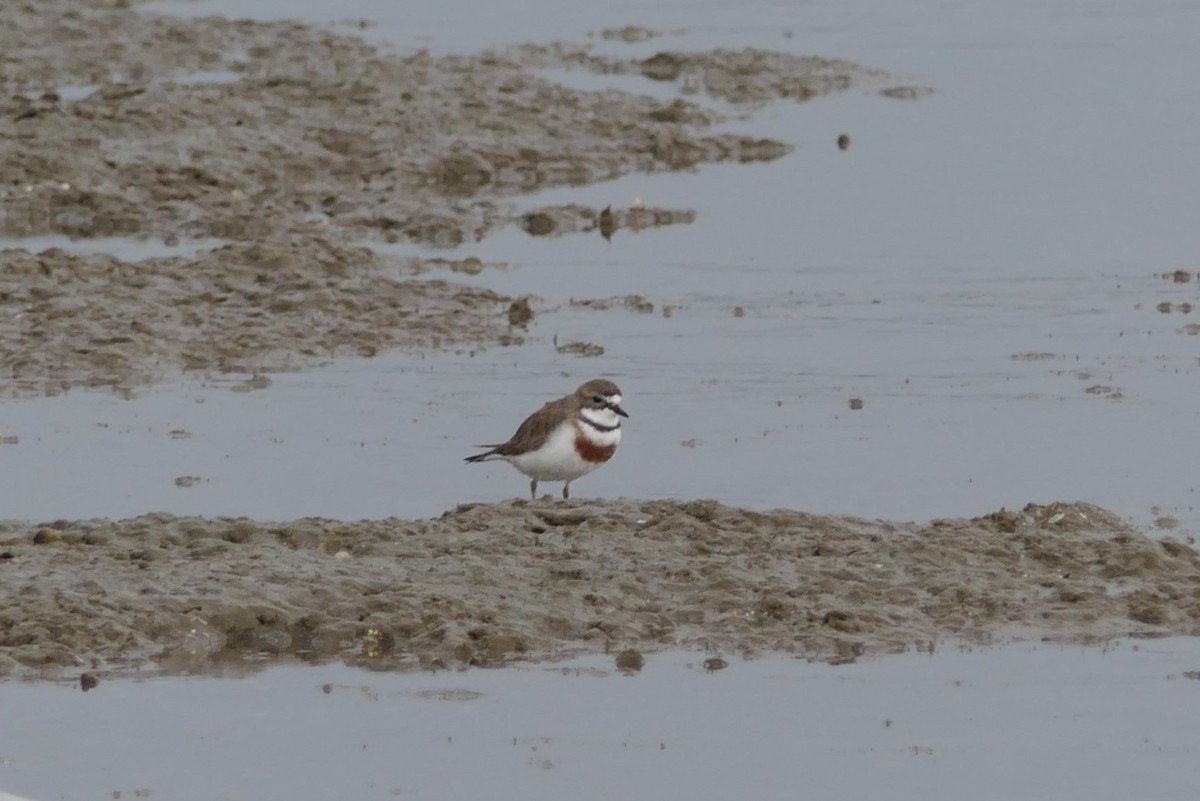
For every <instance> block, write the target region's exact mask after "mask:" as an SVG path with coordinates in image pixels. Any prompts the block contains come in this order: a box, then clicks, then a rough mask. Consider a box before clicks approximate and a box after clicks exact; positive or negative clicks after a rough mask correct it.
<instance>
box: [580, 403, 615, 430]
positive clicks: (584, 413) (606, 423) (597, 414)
mask: <svg viewBox="0 0 1200 801" xmlns="http://www.w3.org/2000/svg"><path fill="white" fill-rule="evenodd" d="M579 414H580V416H581V417H583V419H585V420H588V421H590V422H592V423H595V424H596V425H598V426H600V427H601V428H612V427H613V426H618V427H619V426H620V425H621V418H620V417H618V416H617V413H616V412H614V411H613V410H612V409H591V408H588V407H584V408H582V409H580V410H579ZM596 433H600V432H596Z"/></svg>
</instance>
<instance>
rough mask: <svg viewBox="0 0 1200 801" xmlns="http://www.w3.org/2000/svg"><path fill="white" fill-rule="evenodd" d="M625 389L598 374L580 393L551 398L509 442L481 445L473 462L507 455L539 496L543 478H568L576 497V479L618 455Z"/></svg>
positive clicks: (531, 491) (568, 486) (532, 492)
mask: <svg viewBox="0 0 1200 801" xmlns="http://www.w3.org/2000/svg"><path fill="white" fill-rule="evenodd" d="M628 416H629V415H627V414H626V413H625V410H624V409H622V408H621V389H620V388H619V387H618V386H617V385H616V384H614V383H613V382H611V381H608V380H606V379H603V378H596V379H593V380H591V381H588V382H587V383H586V384H583V385H582V386H580V387H579V389H577V390H575V392H574V393H572V394H570V395H568V396H566V397H565V398H559V399H558V400H556V401H550V402H549V403H547V404H546V405H545V406H543V407H542V408H540V409H538V410H537V411H536V412H534V413H533V414H531V415H529V417H527V418H525V422H523V423H521V425H520V427H518V428H517V433H515V434H513V436H512V439H510V440H509V441H508V442H505V443H504V444H503V445H479V446H478V447H480V448H489V449H490V450H488V451H487V452H486V453H479V454H476V455H475V456H468V457H467V459H466V461H468V462H486V461H490V460H492V459H503V460H504V461H506V462H508V463H509V464H511V465H512V466H513V467H515V468H517V469H518V470H520V471H521V472H522V473H524V474H525V475H527V476H529V479H530V481H529V494H530V496H532V497H533V498H535V499H536V498H537V486H538V482H539V481H565V482H566V483H565V484H563V490H562V496H563V497H564V498H569V497H571V493H570V490H571V482H572V481H574V480H575V479H577V478H579V477H580V476H585V475H587V474H588V473H590V472H592V471H593V470H595V469H596V468H597V467H599V466H600V465H602V464H604V463H605V462H607V461H608V460H609V459H611V458H612V455H613V454H614V453H616V452H617V444H618V443H619V442H620V441H621V418H622V417H628Z"/></svg>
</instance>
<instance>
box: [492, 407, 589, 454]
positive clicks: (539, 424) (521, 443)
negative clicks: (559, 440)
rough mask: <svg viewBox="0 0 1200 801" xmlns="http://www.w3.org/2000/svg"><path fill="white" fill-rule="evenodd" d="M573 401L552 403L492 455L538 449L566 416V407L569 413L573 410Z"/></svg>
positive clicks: (526, 419) (519, 427)
mask: <svg viewBox="0 0 1200 801" xmlns="http://www.w3.org/2000/svg"><path fill="white" fill-rule="evenodd" d="M572 401H573V399H572V398H570V397H566V398H559V399H558V400H556V401H550V402H549V403H547V404H546V405H545V406H543V407H542V408H540V409H538V410H537V411H536V412H534V413H533V414H531V415H529V416H528V417H526V418H525V422H523V423H521V425H519V426H518V427H517V433H515V434H513V435H512V439H510V440H509V441H508V442H506V443H504V444H503V445H500V446H498V447H497V448H496V449H495V450H494V451H492V453H495V454H497V455H499V456H512V455H513V454H518V453H524V452H525V451H529V450H533V449H534V448H536V447H538V446H539V445H541V444H542V443H543V442H545V441H546V437H548V436H550V432H551V431H553V430H554V428H555V427H556V426H557V425H558V424H559V423H560V422H561V421H562V419H563V417H565V416H566V415H565V414H564V407H566V410H567V411H570V410H571V404H572Z"/></svg>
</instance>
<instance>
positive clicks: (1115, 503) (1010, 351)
mask: <svg viewBox="0 0 1200 801" xmlns="http://www.w3.org/2000/svg"><path fill="white" fill-rule="evenodd" d="M386 5H387V4H372V3H362V4H340V5H339V6H338V9H337V13H336V18H337V19H355V18H360V17H361V18H366V19H374V20H376V21H377V22H378V23H379V24H378V25H377V26H376V27H375V28H373V29H370V30H368V34H369V35H370V36H372V37H374V38H375V39H377V40H378V39H380V38H383V39H387V38H389V37H392V40H393V41H394V42H395V43H397V45H398V46H399V47H401V48H402V49H403V48H405V47H411V46H418V45H419V46H430V47H434V48H435V49H474V48H478V47H483V46H488V45H496V44H503V43H507V42H516V41H524V40H530V39H536V40H545V39H547V38H552V37H560V36H561V37H567V38H571V39H574V40H576V41H580V40H583V39H584V37H585V36H586V34H587V33H588V32H589V31H594V30H598V29H599V28H601V27H605V26H608V25H613V24H618V23H619V24H622V25H623V24H626V23H640V24H645V25H648V26H650V27H653V28H656V29H660V30H667V31H674V32H675V33H672V34H671V35H668V36H665V37H662V38H657V39H652V40H650V41H649V42H646V43H642V44H639V45H632V46H630V45H624V44H621V43H616V42H602V43H601V44H600V45H599V46H601V47H603V48H606V49H610V50H611V49H616V50H619V51H620V52H626V53H647V54H649V53H652V52H655V51H656V50H658V49H665V48H679V47H682V48H693V47H695V48H699V47H709V46H724V47H740V46H742V45H759V46H769V47H773V48H777V49H786V50H791V51H795V52H799V53H806V54H807V53H816V54H821V55H827V56H835V57H845V58H852V59H856V60H859V61H860V62H862V63H865V64H868V65H871V66H878V67H881V68H884V69H888V70H892V71H896V72H899V73H907V74H908V75H910V76H911V82H912V83H913V84H917V85H928V86H932V87H934V88H936V90H937V92H936V93H935V94H933V95H931V96H928V97H925V98H922V99H920V100H918V101H899V100H892V99H885V98H881V97H878V96H876V95H874V94H871V93H869V92H866V91H864V92H859V93H852V94H850V95H846V96H840V97H836V98H825V99H820V100H816V101H813V102H810V103H807V104H801V105H792V104H786V103H783V104H777V105H773V106H770V107H768V108H765V109H763V110H760V111H758V112H756V113H754V114H753V115H752V116H751V117H750V118H749V119H744V120H735V121H732V122H730V123H728V126H727V127H730V128H733V129H737V130H743V131H749V132H752V133H754V134H755V135H767V136H778V137H781V138H783V139H785V140H788V141H793V142H796V143H797V144H798V149H797V150H796V152H795V153H794V154H793V155H791V156H789V157H786V158H785V159H783V160H781V161H778V162H775V163H772V164H769V165H721V166H716V167H708V168H704V169H702V170H700V171H698V172H697V173H695V174H674V175H654V176H641V175H636V176H629V177H627V178H625V179H622V180H620V181H616V182H611V183H606V184H601V185H595V186H590V187H585V188H579V189H557V190H552V191H548V192H544V193H541V194H539V195H535V196H531V197H528V198H525V199H523V200H522V201H521V203H522V205H523V206H525V207H527V208H536V207H538V206H540V205H548V204H553V203H561V202H581V203H588V204H594V205H599V206H603V205H606V204H609V203H611V204H613V205H615V206H623V205H626V204H629V203H631V202H633V201H634V200H635V199H639V200H641V201H642V202H644V203H646V204H647V205H653V206H658V207H666V208H694V209H696V210H697V211H698V213H699V218H698V219H697V221H696V222H695V223H694V224H691V225H681V226H673V227H668V228H662V229H655V230H648V231H643V232H641V233H640V234H639V235H637V236H633V235H631V234H630V232H629V231H628V230H622V231H619V232H618V233H617V235H616V237H614V239H613V241H612V242H611V243H609V242H605V241H604V240H603V239H601V238H600V237H596V236H569V237H564V238H561V239H535V238H530V237H528V236H526V235H525V234H524V233H522V232H520V231H519V230H517V229H516V228H510V229H507V230H506V231H504V232H502V233H500V234H498V235H496V236H493V237H490V238H488V239H485V240H484V241H483V242H481V243H477V244H473V245H471V246H467V247H464V248H460V249H459V250H457V251H453V252H451V253H449V254H447V255H451V256H452V257H453V258H463V257H466V256H477V257H479V258H481V259H482V260H483V261H485V262H488V263H492V262H504V263H506V265H507V269H498V268H488V269H486V270H485V271H484V272H483V273H482V274H481V275H479V276H478V277H476V278H474V279H471V278H468V277H466V276H462V275H460V274H450V273H447V277H451V278H454V279H455V280H473V281H475V282H477V283H479V284H482V285H486V286H490V287H494V288H496V289H498V290H501V291H504V292H508V293H514V294H525V293H534V294H537V295H539V296H541V297H543V298H545V300H546V303H547V304H549V306H551V307H553V308H556V309H557V310H552V311H547V312H545V313H542V314H540V315H539V316H538V317H537V318H536V319H535V321H534V324H533V325H532V327H531V329H530V332H529V337H528V341H527V344H526V345H525V346H523V347H514V348H493V349H491V350H489V351H487V352H484V353H478V354H472V355H465V354H449V355H439V356H430V357H427V358H419V359H413V358H407V357H403V356H384V357H381V358H377V359H373V360H368V361H360V360H342V361H338V362H336V363H334V364H332V365H330V366H328V367H327V368H323V369H319V370H314V371H311V372H306V373H302V374H297V375H285V376H276V377H273V384H272V385H271V386H270V387H269V388H268V389H266V390H263V391H261V392H252V393H245V394H232V395H231V394H229V393H228V392H226V391H225V388H224V385H226V384H227V383H229V382H228V381H227V380H226V379H219V380H216V381H215V382H213V384H214V385H215V388H214V386H213V385H210V386H207V387H205V386H198V385H197V384H195V383H184V384H182V385H178V384H174V385H172V384H167V385H164V386H160V387H155V388H151V389H148V390H146V391H145V392H143V393H141V395H140V397H139V398H137V399H135V400H132V401H129V402H119V401H116V400H114V399H113V398H111V397H108V396H105V395H102V394H87V393H72V395H71V396H69V397H67V398H55V399H50V400H33V401H19V402H6V403H5V404H4V405H3V407H0V412H2V415H3V418H2V419H3V430H2V431H0V433H2V434H5V435H8V436H13V435H15V436H18V437H19V442H18V444H16V445H5V446H3V447H2V448H0V469H2V470H3V471H4V473H5V475H6V481H5V484H6V496H7V497H6V504H5V507H6V508H5V516H8V517H32V518H49V517H77V516H90V515H132V514H138V513H142V512H145V511H147V510H150V509H165V510H171V511H178V512H199V513H205V514H231V513H247V514H255V515H258V516H265V517H272V518H290V517H295V516H297V515H301V514H324V515H332V516H342V517H367V516H375V515H385V514H397V515H402V516H422V515H430V514H436V513H438V512H440V511H441V510H443V509H445V508H446V507H447V506H450V505H452V504H453V503H455V502H458V501H463V500H487V499H492V500H495V499H501V498H506V497H511V496H514V495H519V494H520V493H521V492H522V491H523V488H524V486H525V482H524V481H523V480H522V479H521V477H520V476H519V475H517V474H516V473H515V472H513V471H511V470H509V469H507V468H506V467H505V466H503V465H501V466H488V467H484V468H478V467H472V468H468V467H465V466H463V465H462V464H461V463H460V461H459V460H460V459H461V457H462V456H464V455H466V454H467V453H470V452H471V448H470V445H472V444H473V443H475V442H492V441H496V440H497V439H502V438H504V437H506V436H508V434H509V433H511V431H512V429H514V428H515V426H516V423H517V422H519V421H520V419H521V417H522V416H523V415H524V414H526V413H527V412H529V411H531V410H532V409H533V408H535V407H536V406H537V405H539V404H540V403H541V402H543V401H544V400H546V399H548V398H550V397H554V396H557V395H559V394H562V393H563V392H566V391H568V390H569V389H570V388H572V387H573V386H574V385H575V384H576V383H578V382H579V381H580V380H582V379H584V378H587V377H591V376H592V375H608V376H612V377H615V378H617V379H618V380H619V381H620V383H621V384H622V385H623V388H624V390H625V393H626V395H627V397H628V401H627V407H628V409H629V411H630V412H631V414H632V415H633V417H632V419H631V420H630V422H629V424H628V428H627V436H626V439H625V441H624V442H623V444H622V450H621V452H620V454H619V455H618V457H617V460H616V461H615V462H614V463H613V465H612V466H609V467H608V468H607V469H605V470H602V471H599V472H598V473H596V474H594V475H592V476H589V477H587V478H586V479H585V480H583V481H581V482H580V483H579V484H578V485H577V486H576V488H575V489H576V491H577V492H579V493H586V494H594V495H598V496H613V495H626V496H635V497H659V496H666V497H701V496H712V497H717V498H719V499H721V500H723V501H726V502H729V503H734V504H746V505H752V506H759V507H762V506H793V507H802V508H805V509H809V510H811V511H814V512H849V513H854V514H859V515H863V516H881V517H898V518H914V519H923V518H928V517H931V516H939V515H955V514H972V513H980V512H984V511H987V510H990V509H993V508H997V507H999V506H1001V505H1009V506H1013V505H1023V504H1024V503H1025V502H1027V501H1030V500H1048V499H1052V498H1078V499H1084V500H1090V501H1093V502H1096V503H1099V504H1101V505H1104V506H1106V507H1109V508H1111V509H1114V510H1115V511H1117V512H1119V513H1121V514H1124V515H1127V516H1129V517H1131V518H1132V519H1134V520H1135V521H1137V522H1139V523H1142V524H1149V523H1150V522H1151V521H1153V520H1154V519H1155V518H1157V517H1158V516H1159V515H1172V516H1175V517H1176V518H1178V519H1180V520H1181V521H1182V522H1183V523H1184V525H1185V526H1188V527H1194V526H1195V525H1196V524H1197V522H1198V521H1200V516H1198V515H1197V514H1196V513H1195V510H1194V508H1193V503H1194V501H1193V498H1194V489H1195V481H1194V477H1193V476H1192V471H1191V470H1190V467H1191V462H1192V460H1191V458H1190V452H1189V451H1190V449H1189V448H1188V447H1187V445H1186V441H1184V440H1181V436H1180V435H1181V433H1182V432H1186V431H1189V430H1190V428H1191V424H1192V417H1193V415H1194V409H1193V406H1194V405H1193V403H1192V402H1191V399H1192V397H1193V395H1194V390H1195V388H1196V383H1197V382H1196V375H1197V342H1200V340H1197V339H1196V338H1194V337H1192V336H1189V335H1187V332H1188V330H1189V329H1187V328H1186V327H1185V326H1186V325H1187V324H1188V323H1189V322H1191V318H1190V317H1189V316H1188V315H1187V314H1185V313H1182V312H1181V311H1180V304H1182V303H1186V302H1191V303H1194V304H1195V303H1200V292H1198V290H1197V283H1196V282H1195V281H1192V282H1189V283H1174V282H1172V281H1170V280H1169V279H1164V278H1163V277H1161V275H1162V274H1165V273H1170V272H1172V271H1174V270H1176V269H1185V270H1195V269H1196V268H1197V267H1200V263H1198V262H1197V261H1196V256H1195V254H1196V253H1197V252H1200V251H1198V245H1200V233H1197V229H1196V226H1195V225H1194V224H1193V222H1194V221H1193V220H1192V212H1193V210H1194V209H1195V207H1196V201H1197V200H1198V199H1200V198H1198V197H1197V196H1198V194H1200V188H1198V187H1200V183H1197V182H1196V181H1195V180H1194V176H1195V174H1196V172H1197V169H1196V168H1197V167H1200V163H1198V161H1200V156H1197V155H1196V153H1195V150H1194V148H1193V147H1192V144H1191V132H1192V131H1194V130H1195V128H1196V123H1197V122H1200V103H1190V102H1183V99H1184V98H1187V97H1195V94H1196V91H1195V89H1194V87H1193V86H1192V82H1191V80H1190V77H1189V76H1190V75H1191V74H1192V72H1194V70H1189V69H1187V66H1189V65H1191V66H1200V64H1198V61H1200V56H1198V55H1197V53H1196V51H1195V48H1194V47H1193V46H1192V45H1193V42H1192V37H1191V36H1190V34H1189V33H1188V32H1189V31H1190V30H1194V26H1190V25H1189V24H1188V23H1190V22H1193V21H1194V20H1195V19H1196V15H1197V13H1198V12H1197V9H1196V8H1195V7H1192V6H1180V5H1174V6H1162V5H1158V4H1141V5H1135V6H1130V5H1129V4H1121V5H1119V6H1118V5H1101V6H1097V5H1096V4H1093V3H1082V2H1075V3H1056V4H1052V5H1049V6H1047V5H1037V4H1031V5H1029V6H1028V7H1025V8H1023V9H1022V11H1021V13H1020V14H1013V13H1012V10H1011V8H1007V7H1006V8H1004V9H1000V8H995V7H992V6H989V5H988V4H985V3H956V4H953V5H944V4H943V5H938V6H926V5H924V4H909V5H907V6H904V7H901V6H897V5H895V4H887V5H883V4H871V3H860V4H849V5H848V4H843V3H816V4H810V5H806V6H804V7H802V8H783V7H776V6H772V5H769V4H763V5H761V6H760V5H756V6H754V13H753V14H747V13H746V9H744V8H742V7H740V6H739V7H738V9H737V10H736V11H735V10H734V9H725V8H718V7H712V6H710V5H705V4H694V3H657V4H653V5H652V6H647V5H645V4H643V5H637V6H634V5H630V6H628V7H621V8H616V9H614V8H611V7H608V6H606V7H604V9H603V13H601V12H600V9H599V8H598V7H595V6H594V4H582V3H577V4H574V5H572V6H571V7H570V8H567V7H563V6H561V5H556V6H555V8H556V9H557V11H556V12H555V13H550V14H548V15H547V17H546V19H545V23H544V28H541V27H539V28H537V29H530V28H529V27H528V26H527V25H526V24H525V20H526V19H527V17H526V16H525V15H515V14H514V13H513V12H512V9H507V10H505V9H506V7H503V6H489V10H488V12H487V13H488V14H489V15H493V14H494V15H495V20H493V21H494V22H496V24H495V25H492V24H489V25H487V26H483V25H479V26H461V25H457V24H454V22H455V21H456V20H457V19H458V17H457V16H455V15H454V14H452V13H451V12H450V11H448V10H446V11H443V10H438V11H432V10H427V11H426V12H424V13H425V14H427V15H428V18H427V19H426V18H424V17H423V18H422V20H423V21H422V20H417V21H416V23H417V24H414V23H413V22H412V21H411V20H410V21H409V22H408V23H406V25H405V26H404V27H403V32H401V29H400V27H398V23H397V21H396V20H393V19H392V18H391V17H390V16H389V15H393V14H394V13H395V12H394V11H389V10H388V8H390V6H388V7H387V8H385V6H386ZM155 7H163V6H155ZM169 7H170V8H173V9H175V10H180V7H179V6H175V5H172V6H169ZM440 8H441V7H440V6H439V9H440ZM186 10H187V11H188V13H210V12H217V13H220V12H228V13H237V14H256V15H262V16H272V15H274V14H277V13H280V12H282V13H286V14H288V15H293V16H294V15H302V14H306V13H311V14H314V15H315V14H317V13H318V8H317V6H315V5H314V6H312V8H309V9H307V11H306V9H305V7H303V6H296V5H295V4H286V5H281V4H272V3H269V2H264V3H257V4H256V3H239V4H236V6H232V5H228V4H226V5H222V4H221V3H220V2H214V3H198V4H188V5H187V6H186ZM460 10H461V9H460ZM321 13H324V12H321ZM518 17H519V19H518ZM490 18H491V17H489V19H490ZM539 19H540V18H539ZM747 20H752V22H748V21H747ZM518 22H519V23H520V24H518ZM421 42H424V44H420V43H421ZM585 77H586V79H587V80H588V81H590V82H592V83H595V82H596V79H595V78H594V77H592V76H585ZM631 83H633V84H635V85H636V83H637V81H636V79H634V80H633V81H630V80H629V79H628V78H627V77H622V78H621V79H620V84H621V86H622V87H623V88H625V87H628V86H629V85H630V84H631ZM647 83H648V82H647ZM654 89H655V90H656V91H661V89H660V88H659V87H654ZM843 131H844V132H847V133H849V134H850V135H851V137H852V144H851V146H850V148H849V150H848V151H846V152H841V151H839V150H838V149H837V148H836V147H835V145H834V140H835V138H836V136H837V135H838V134H839V133H841V132H843ZM113 250H114V251H116V252H118V253H119V254H120V255H124V256H131V257H137V256H142V255H145V254H146V251H145V250H138V249H134V248H132V247H127V246H124V245H122V246H119V247H117V246H114V247H113ZM404 252H405V253H411V252H412V251H411V250H406V251H404ZM630 293H638V294H641V295H644V296H645V297H646V298H647V299H649V300H650V301H652V302H653V303H655V305H656V310H655V313H654V314H650V315H639V314H634V313H627V312H624V311H619V312H618V311H609V312H597V311H588V310H579V309H571V308H569V307H568V308H562V307H561V304H563V303H565V302H566V301H567V300H568V299H569V298H572V297H574V298H591V297H606V296H611V295H626V294H630ZM1162 302H1169V303H1171V304H1173V306H1172V307H1171V311H1170V312H1167V313H1163V312H1161V311H1158V310H1157V308H1156V307H1157V306H1158V304H1160V303H1162ZM664 305H670V306H675V307H678V308H676V309H674V310H673V313H672V315H671V316H670V317H669V318H667V317H664V316H663V315H662V314H661V309H662V307H663V306H664ZM739 308H740V309H741V310H742V315H741V316H737V311H736V310H737V309H739ZM1191 330H1195V329H1191ZM554 336H557V337H558V339H559V341H560V342H561V341H563V340H571V339H581V340H586V341H589V342H594V343H596V344H599V345H602V346H603V347H604V348H605V349H606V352H605V354H604V355H603V356H602V357H599V358H593V359H579V358H576V357H572V356H565V355H560V354H557V353H555V351H554V349H553V347H552V344H551V342H552V338H553V337H554ZM240 378H241V377H238V379H236V380H240ZM1089 390H1090V391H1089ZM853 397H859V398H861V399H862V400H863V403H864V408H863V409H862V410H861V411H850V409H849V405H848V403H849V400H850V399H851V398H853ZM174 428H184V429H186V430H188V431H189V432H191V433H192V434H193V436H192V437H191V438H189V439H187V440H176V439H172V438H171V437H170V436H168V432H169V430H171V429H174ZM682 442H688V443H693V444H694V445H695V447H684V446H682V445H681V444H680V443H682ZM118 459H119V460H120V463H123V464H129V465H132V467H131V468H130V469H129V470H122V471H113V470H109V469H107V467H106V465H110V464H114V463H117V460H118ZM181 475H188V476H198V477H200V478H201V479H202V482H201V483H199V484H196V485H194V486H191V487H188V488H185V489H180V488H177V487H176V486H175V484H174V479H175V478H176V477H178V476H181ZM247 487H253V488H254V491H253V492H247Z"/></svg>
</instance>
